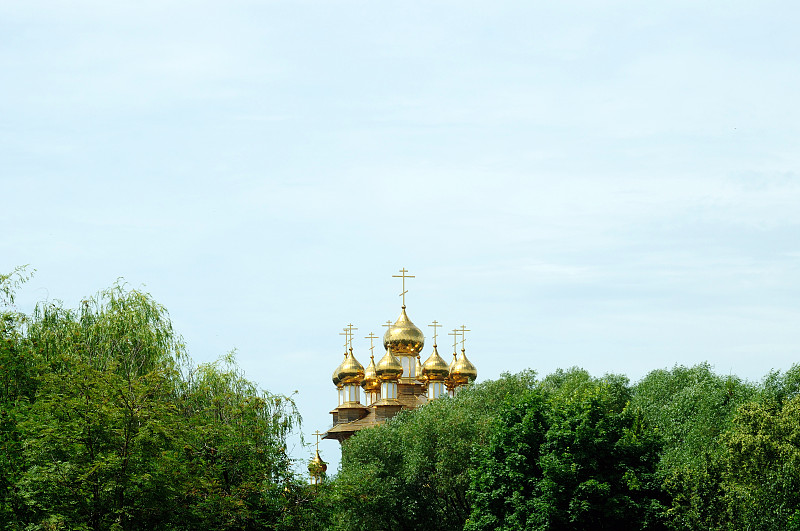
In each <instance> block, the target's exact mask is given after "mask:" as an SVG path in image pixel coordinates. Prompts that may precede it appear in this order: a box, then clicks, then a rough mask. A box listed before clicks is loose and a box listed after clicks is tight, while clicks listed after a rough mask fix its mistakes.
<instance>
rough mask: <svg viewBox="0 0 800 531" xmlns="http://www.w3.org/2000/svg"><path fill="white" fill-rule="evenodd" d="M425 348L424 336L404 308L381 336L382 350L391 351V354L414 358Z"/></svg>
mask: <svg viewBox="0 0 800 531" xmlns="http://www.w3.org/2000/svg"><path fill="white" fill-rule="evenodd" d="M424 346H425V336H424V335H423V334H422V330H420V329H419V328H417V327H416V325H414V323H412V322H411V319H409V318H408V315H407V314H406V307H405V306H403V310H402V311H401V312H400V317H398V318H397V321H395V323H394V324H393V325H392V326H390V327H389V329H388V330H387V331H386V333H385V334H383V348H387V349H391V350H392V353H393V354H401V355H402V354H410V355H414V356H416V355H417V354H419V353H420V352H421V351H422V347H424Z"/></svg>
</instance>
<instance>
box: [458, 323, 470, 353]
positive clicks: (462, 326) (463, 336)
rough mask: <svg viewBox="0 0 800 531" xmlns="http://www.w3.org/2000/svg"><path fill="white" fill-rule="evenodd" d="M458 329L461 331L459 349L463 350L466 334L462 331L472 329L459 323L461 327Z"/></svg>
mask: <svg viewBox="0 0 800 531" xmlns="http://www.w3.org/2000/svg"><path fill="white" fill-rule="evenodd" d="M458 331H459V332H461V350H464V341H466V334H464V332H472V330H470V329H469V328H467V327H466V326H464V325H461V328H460V329H459V330H458Z"/></svg>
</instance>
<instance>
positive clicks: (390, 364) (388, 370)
mask: <svg viewBox="0 0 800 531" xmlns="http://www.w3.org/2000/svg"><path fill="white" fill-rule="evenodd" d="M375 372H376V373H377V375H378V378H380V379H381V380H397V379H398V378H400V377H401V376H402V375H403V366H402V365H401V364H400V360H398V359H397V358H396V357H395V355H394V354H392V349H389V348H387V349H386V354H384V355H383V357H382V358H381V361H379V362H378V365H377V367H376V368H375Z"/></svg>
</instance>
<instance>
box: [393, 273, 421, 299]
mask: <svg viewBox="0 0 800 531" xmlns="http://www.w3.org/2000/svg"><path fill="white" fill-rule="evenodd" d="M406 273H408V270H407V269H406V268H405V267H404V268H403V269H401V270H400V274H399V275H392V278H402V279H403V293H401V294H400V296H401V297H403V309H405V307H406V293H408V291H406V279H407V278H417V277H415V276H414V275H406Z"/></svg>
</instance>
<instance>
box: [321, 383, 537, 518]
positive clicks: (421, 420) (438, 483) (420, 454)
mask: <svg viewBox="0 0 800 531" xmlns="http://www.w3.org/2000/svg"><path fill="white" fill-rule="evenodd" d="M534 376H535V375H534V373H532V372H530V371H528V372H524V373H520V374H518V375H513V376H512V375H503V377H502V378H500V379H499V380H496V381H488V382H483V383H481V384H477V385H473V386H472V387H470V388H467V389H465V390H463V391H461V392H460V393H459V394H458V395H457V396H456V397H455V398H443V399H438V400H435V401H431V402H430V403H428V404H427V405H425V406H423V407H421V408H418V409H417V410H415V411H405V412H402V413H401V414H399V415H397V416H396V417H394V418H393V419H391V420H390V421H388V422H387V423H386V424H384V425H382V426H380V427H377V428H374V429H368V430H362V431H360V432H358V433H356V434H355V435H354V436H353V437H352V438H350V439H349V440H348V441H346V442H345V443H344V444H343V445H342V466H341V470H340V472H339V474H338V476H337V478H336V481H335V483H334V490H333V492H332V494H331V495H332V497H333V499H334V504H335V506H336V507H337V519H338V520H337V526H338V528H339V529H348V530H356V529H364V530H367V529H369V530H375V529H408V530H413V529H430V528H431V525H432V522H435V525H436V528H437V529H441V530H449V529H461V528H462V527H463V525H464V522H465V520H466V518H467V516H468V514H469V511H470V506H469V502H468V500H467V498H466V492H467V489H468V487H469V481H470V479H469V466H470V460H471V457H472V454H473V453H474V451H475V450H474V449H475V447H478V446H480V445H482V444H485V443H486V441H487V439H488V435H489V431H490V429H491V426H492V424H493V422H492V417H493V416H494V414H495V412H496V411H497V408H498V407H499V404H501V403H502V402H503V401H504V400H505V399H506V398H507V397H509V396H514V395H517V394H521V393H523V392H524V391H525V390H527V389H530V388H531V387H532V386H533V385H534V383H535V380H534Z"/></svg>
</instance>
